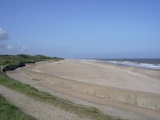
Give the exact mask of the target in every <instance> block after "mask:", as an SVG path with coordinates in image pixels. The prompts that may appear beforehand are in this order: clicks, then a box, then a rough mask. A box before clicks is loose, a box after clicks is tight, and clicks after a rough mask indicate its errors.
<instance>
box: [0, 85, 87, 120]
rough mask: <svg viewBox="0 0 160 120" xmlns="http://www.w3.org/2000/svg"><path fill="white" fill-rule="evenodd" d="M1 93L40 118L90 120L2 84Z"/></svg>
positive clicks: (47, 119) (22, 108)
mask: <svg viewBox="0 0 160 120" xmlns="http://www.w3.org/2000/svg"><path fill="white" fill-rule="evenodd" d="M0 94H1V95H2V96H3V97H5V98H6V99H7V101H8V102H10V103H11V104H13V105H15V106H17V107H18V108H20V109H21V110H22V111H23V112H24V113H26V114H29V115H31V116H33V117H35V118H37V119H38V120H88V119H87V118H81V117H79V116H77V115H75V114H73V113H69V112H66V111H64V110H62V109H60V108H58V107H55V106H53V105H51V104H47V103H44V102H40V101H37V100H35V99H32V98H30V97H28V96H26V95H24V94H22V93H19V92H16V91H14V90H11V89H8V88H6V87H4V86H1V85H0Z"/></svg>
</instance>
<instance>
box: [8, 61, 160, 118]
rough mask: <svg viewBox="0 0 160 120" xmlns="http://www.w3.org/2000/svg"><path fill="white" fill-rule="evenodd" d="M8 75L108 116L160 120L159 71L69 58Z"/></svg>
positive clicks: (46, 62) (29, 66)
mask: <svg viewBox="0 0 160 120" xmlns="http://www.w3.org/2000/svg"><path fill="white" fill-rule="evenodd" d="M7 75H8V76H10V77H12V78H14V79H16V80H18V81H20V82H22V83H25V84H30V85H31V86H33V87H35V88H37V89H38V90H40V91H45V92H48V93H50V94H53V95H56V96H58V97H61V98H64V99H68V100H70V101H72V102H75V103H77V104H84V105H88V106H94V107H97V108H98V109H100V110H101V111H102V112H104V113H105V114H108V115H111V116H117V117H121V118H125V119H131V120H137V119H141V120H150V119H155V120H158V119H159V118H160V116H159V98H160V97H159V96H160V71H154V70H146V69H139V68H133V67H125V66H117V65H110V64H104V63H98V62H96V61H89V60H71V59H70V60H62V61H58V62H53V61H45V62H39V63H36V64H31V65H27V66H26V67H22V68H18V69H17V70H15V71H10V72H7ZM79 88H80V89H79ZM101 92H102V93H101ZM109 92H111V93H109ZM112 93H113V97H112ZM108 94H109V99H110V100H108V97H107V95H108ZM148 95H149V100H148ZM152 96H153V97H154V96H155V99H152ZM143 98H144V100H143ZM134 100H136V102H135V101H134ZM119 101H122V103H121V102H119ZM137 101H138V102H139V101H140V102H139V103H138V102H137ZM125 102H126V103H127V104H126V103H125ZM154 102H155V104H152V103H154ZM128 103H129V104H128ZM130 103H131V104H130ZM134 104H136V105H134ZM148 104H149V105H148ZM145 107H146V108H145ZM148 108H149V109H148ZM150 108H151V109H150ZM154 109H158V110H154Z"/></svg>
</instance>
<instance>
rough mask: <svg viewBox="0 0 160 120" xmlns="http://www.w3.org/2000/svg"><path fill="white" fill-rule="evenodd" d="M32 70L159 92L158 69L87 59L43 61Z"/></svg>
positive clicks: (98, 83)
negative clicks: (110, 63)
mask: <svg viewBox="0 0 160 120" xmlns="http://www.w3.org/2000/svg"><path fill="white" fill-rule="evenodd" d="M32 70H33V71H37V72H43V73H46V74H51V75H54V76H57V77H61V78H67V79H71V80H75V81H81V82H86V83H92V84H97V85H102V86H110V87H116V88H122V89H127V90H134V91H142V92H148V93H156V94H160V71H154V70H145V69H138V68H133V67H124V66H116V65H109V64H102V63H97V62H93V61H87V60H64V61H61V62H58V63H57V62H52V63H50V62H44V63H43V64H41V63H40V64H37V65H36V66H35V67H33V68H32Z"/></svg>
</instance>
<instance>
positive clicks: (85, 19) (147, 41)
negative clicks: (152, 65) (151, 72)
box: [0, 0, 160, 58]
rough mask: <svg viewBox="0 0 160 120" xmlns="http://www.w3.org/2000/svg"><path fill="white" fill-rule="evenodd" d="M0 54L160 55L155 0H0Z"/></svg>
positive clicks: (159, 0)
mask: <svg viewBox="0 0 160 120" xmlns="http://www.w3.org/2000/svg"><path fill="white" fill-rule="evenodd" d="M0 54H30V55H36V54H41V55H46V56H57V57H63V58H160V0H0Z"/></svg>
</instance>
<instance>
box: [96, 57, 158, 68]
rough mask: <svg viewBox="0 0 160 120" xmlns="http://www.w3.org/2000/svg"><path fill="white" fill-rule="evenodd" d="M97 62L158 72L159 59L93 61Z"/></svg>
mask: <svg viewBox="0 0 160 120" xmlns="http://www.w3.org/2000/svg"><path fill="white" fill-rule="evenodd" d="M94 60H96V61H99V62H103V63H108V64H116V65H123V66H132V67H138V68H144V69H152V70H160V59H94Z"/></svg>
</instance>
